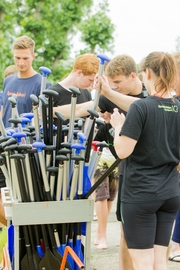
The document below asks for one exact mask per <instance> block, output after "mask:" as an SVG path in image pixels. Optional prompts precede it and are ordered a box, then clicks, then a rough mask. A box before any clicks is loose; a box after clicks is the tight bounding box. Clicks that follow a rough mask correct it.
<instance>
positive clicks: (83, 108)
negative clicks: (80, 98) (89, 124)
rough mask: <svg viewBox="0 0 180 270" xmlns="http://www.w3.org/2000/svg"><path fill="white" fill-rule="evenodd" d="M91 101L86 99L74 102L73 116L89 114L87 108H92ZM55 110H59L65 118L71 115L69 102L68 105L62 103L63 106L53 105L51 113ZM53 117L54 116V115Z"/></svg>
mask: <svg viewBox="0 0 180 270" xmlns="http://www.w3.org/2000/svg"><path fill="white" fill-rule="evenodd" d="M93 104H94V103H93V101H92V100H91V101H87V102H84V103H81V104H76V110H75V117H84V116H87V115H89V113H88V111H87V110H88V109H92V108H93ZM55 112H60V113H62V114H63V115H64V116H65V117H66V118H67V119H69V118H70V116H71V104H68V105H63V106H59V107H53V114H54V113H55ZM54 117H56V116H55V115H54Z"/></svg>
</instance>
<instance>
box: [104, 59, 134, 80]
mask: <svg viewBox="0 0 180 270" xmlns="http://www.w3.org/2000/svg"><path fill="white" fill-rule="evenodd" d="M132 72H134V73H136V74H137V67H136V62H135V61H134V59H133V58H132V57H131V56H129V55H125V54H122V55H118V56H116V57H114V58H113V59H112V60H111V61H110V62H109V63H108V64H107V65H106V68H105V75H106V76H108V77H110V78H113V77H114V76H118V75H125V76H127V77H128V76H129V75H130V74H131V73H132Z"/></svg>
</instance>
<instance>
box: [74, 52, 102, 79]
mask: <svg viewBox="0 0 180 270" xmlns="http://www.w3.org/2000/svg"><path fill="white" fill-rule="evenodd" d="M99 62H100V60H99V58H98V57H97V56H96V55H95V54H92V53H85V54H81V55H79V56H78V57H77V58H76V60H75V62H74V65H73V71H77V70H82V73H83V74H84V75H91V74H94V73H95V74H96V73H97V72H98V68H99Z"/></svg>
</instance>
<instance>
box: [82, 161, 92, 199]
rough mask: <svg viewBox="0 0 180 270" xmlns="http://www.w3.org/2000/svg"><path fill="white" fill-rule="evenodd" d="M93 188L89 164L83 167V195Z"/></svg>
mask: <svg viewBox="0 0 180 270" xmlns="http://www.w3.org/2000/svg"><path fill="white" fill-rule="evenodd" d="M90 188H91V180H90V178H89V176H88V166H84V169H83V195H85V194H86V193H87V192H88V191H89V190H90Z"/></svg>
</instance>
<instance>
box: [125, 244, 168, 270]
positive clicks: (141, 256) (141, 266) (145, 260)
mask: <svg viewBox="0 0 180 270" xmlns="http://www.w3.org/2000/svg"><path fill="white" fill-rule="evenodd" d="M129 254H130V256H131V259H132V262H133V268H134V270H153V261H154V249H153V248H150V249H129ZM127 269H129V268H127ZM161 270H167V269H165V268H162V269H161Z"/></svg>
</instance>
